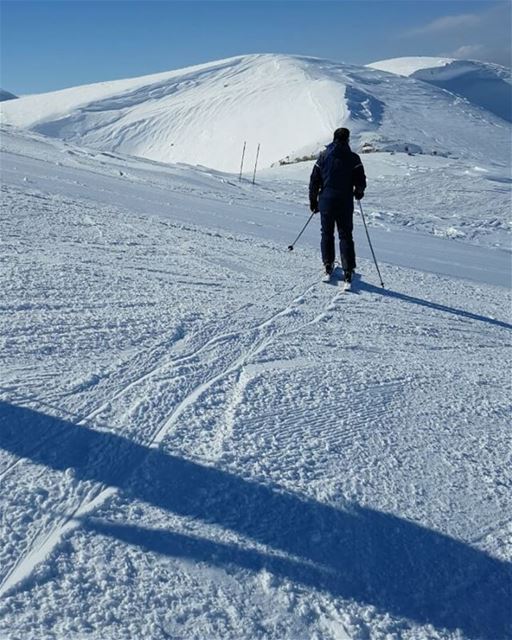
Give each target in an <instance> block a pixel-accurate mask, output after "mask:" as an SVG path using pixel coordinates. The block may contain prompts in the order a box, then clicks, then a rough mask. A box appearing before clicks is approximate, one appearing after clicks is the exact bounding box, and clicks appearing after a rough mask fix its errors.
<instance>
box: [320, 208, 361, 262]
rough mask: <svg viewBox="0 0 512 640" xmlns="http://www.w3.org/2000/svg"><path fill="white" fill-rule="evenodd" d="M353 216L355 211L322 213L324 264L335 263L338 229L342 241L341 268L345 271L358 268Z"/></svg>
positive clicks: (336, 210)
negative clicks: (335, 236)
mask: <svg viewBox="0 0 512 640" xmlns="http://www.w3.org/2000/svg"><path fill="white" fill-rule="evenodd" d="M353 216H354V212H353V211H343V209H341V208H340V209H327V210H326V211H320V221H321V225H322V242H321V245H320V246H321V249H322V260H323V263H324V264H332V263H333V262H334V258H335V250H334V228H335V227H337V228H338V236H339V239H340V257H341V266H342V267H343V269H344V270H345V271H352V270H353V269H355V268H356V254H355V249H354V240H353V238H352V229H353Z"/></svg>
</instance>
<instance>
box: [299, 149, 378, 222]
mask: <svg viewBox="0 0 512 640" xmlns="http://www.w3.org/2000/svg"><path fill="white" fill-rule="evenodd" d="M365 189H366V176H365V174H364V167H363V163H362V162H361V158H360V157H359V156H358V155H357V153H354V152H353V151H351V149H350V147H349V145H348V143H347V142H332V143H331V144H330V145H329V146H328V147H326V148H325V150H324V151H322V153H321V154H320V156H319V158H318V160H317V162H316V164H315V166H314V167H313V171H312V173H311V179H310V181H309V201H310V203H311V205H312V206H313V205H314V204H316V203H318V205H319V208H320V211H328V210H331V209H338V210H339V209H342V210H343V211H347V213H348V212H351V211H353V210H354V193H356V194H357V195H358V196H361V197H362V196H363V194H364V190H365ZM319 194H320V196H319Z"/></svg>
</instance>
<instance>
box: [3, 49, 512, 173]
mask: <svg viewBox="0 0 512 640" xmlns="http://www.w3.org/2000/svg"><path fill="white" fill-rule="evenodd" d="M1 113H2V119H3V122H4V123H7V124H12V125H16V126H20V127H26V128H31V129H33V130H36V131H38V132H40V133H43V134H45V135H50V136H54V137H58V138H61V139H63V140H66V141H69V142H73V143H76V144H80V145H86V146H89V147H94V148H96V149H99V150H102V151H109V152H119V153H124V154H130V155H136V156H142V157H145V158H150V159H153V160H158V161H163V162H187V163H190V164H196V165H203V166H207V167H213V168H215V169H219V170H223V171H232V172H235V171H237V170H238V169H239V167H240V160H241V153H242V147H243V143H244V141H246V142H247V154H246V157H245V162H246V167H249V166H250V168H251V170H252V168H253V166H254V163H255V155H256V148H257V145H258V144H259V143H261V153H260V156H259V164H260V167H269V166H270V165H272V164H273V163H277V162H279V161H282V160H286V161H289V160H293V159H296V158H302V157H305V156H306V157H307V156H309V155H311V154H315V153H318V152H319V151H320V150H321V149H322V148H323V146H324V145H325V144H327V143H328V142H330V141H331V139H332V132H333V131H334V129H335V128H336V127H340V126H348V127H349V128H350V129H351V130H352V135H353V141H354V144H355V145H359V144H361V143H364V142H370V143H371V144H373V145H374V146H376V147H377V148H379V149H385V150H392V149H400V150H403V149H404V148H405V147H407V148H408V149H409V150H421V151H422V152H424V153H426V154H431V153H436V154H440V155H462V156H463V157H465V158H466V159H467V160H470V159H471V161H472V162H476V163H480V162H483V161H488V160H490V159H492V161H493V162H494V163H495V164H497V165H501V166H504V165H506V164H507V162H508V161H509V153H510V147H509V142H508V140H509V135H510V127H509V126H507V125H506V123H505V122H504V121H503V120H502V118H501V117H497V116H495V115H493V114H492V113H490V112H489V111H484V110H482V109H481V108H479V107H475V106H474V105H472V104H471V103H469V102H467V101H466V100H464V99H462V98H460V97H458V96H456V95H454V94H452V93H450V92H447V91H443V90H441V89H439V88H437V87H435V86H432V85H431V84H426V83H424V82H418V81H417V80H415V79H411V78H407V77H401V76H398V75H390V74H389V73H385V72H382V71H379V70H376V69H373V68H369V67H364V66H355V65H348V64H343V63H337V62H331V61H329V60H322V59H319V58H307V57H301V56H286V55H271V54H266V55H263V54H262V55H252V56H239V57H236V58H229V59H227V60H221V61H218V62H213V63H209V64H204V65H199V66H195V67H189V68H186V69H179V70H176V71H169V72H166V73H161V74H156V75H151V76H144V77H140V78H133V79H127V80H117V81H113V82H102V83H98V84H94V85H86V86H81V87H75V88H71V89H65V90H62V91H55V92H52V93H46V94H40V95H33V96H26V97H22V98H20V99H19V100H18V101H17V102H16V104H9V103H5V104H3V105H2V107H1Z"/></svg>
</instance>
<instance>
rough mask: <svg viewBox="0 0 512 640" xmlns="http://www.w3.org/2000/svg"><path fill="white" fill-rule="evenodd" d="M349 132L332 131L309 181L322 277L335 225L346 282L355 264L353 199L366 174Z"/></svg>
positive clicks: (329, 262)
mask: <svg viewBox="0 0 512 640" xmlns="http://www.w3.org/2000/svg"><path fill="white" fill-rule="evenodd" d="M349 138H350V131H349V130H348V129H345V127H342V128H340V129H336V131H335V132H334V139H333V142H332V143H331V144H330V145H328V146H327V147H326V149H325V150H324V151H322V153H321V154H320V156H319V158H318V160H317V162H316V164H315V166H314V167H313V171H312V173H311V179H310V181H309V204H310V208H311V211H312V212H313V213H317V212H318V211H320V219H321V227H322V242H321V249H322V260H323V263H324V267H325V278H324V279H325V280H329V279H330V277H331V275H332V273H333V271H334V257H335V250H334V227H335V226H337V227H338V235H339V239H340V255H341V266H342V267H343V271H344V280H345V282H346V283H347V285H350V283H351V282H352V275H353V273H354V269H355V267H356V255H355V250H354V240H353V238H352V229H353V220H352V218H353V214H354V198H356V200H361V198H362V197H363V196H364V190H365V189H366V176H365V174H364V167H363V164H362V162H361V158H360V157H359V156H358V155H357V153H353V151H351V149H350V147H349V144H348V141H349Z"/></svg>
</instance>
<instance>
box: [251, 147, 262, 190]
mask: <svg viewBox="0 0 512 640" xmlns="http://www.w3.org/2000/svg"><path fill="white" fill-rule="evenodd" d="M259 155H260V144H259V143H258V150H257V151H256V160H255V162H254V173H253V174H252V183H253V184H254V182H255V180H256V167H257V165H258V156H259Z"/></svg>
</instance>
